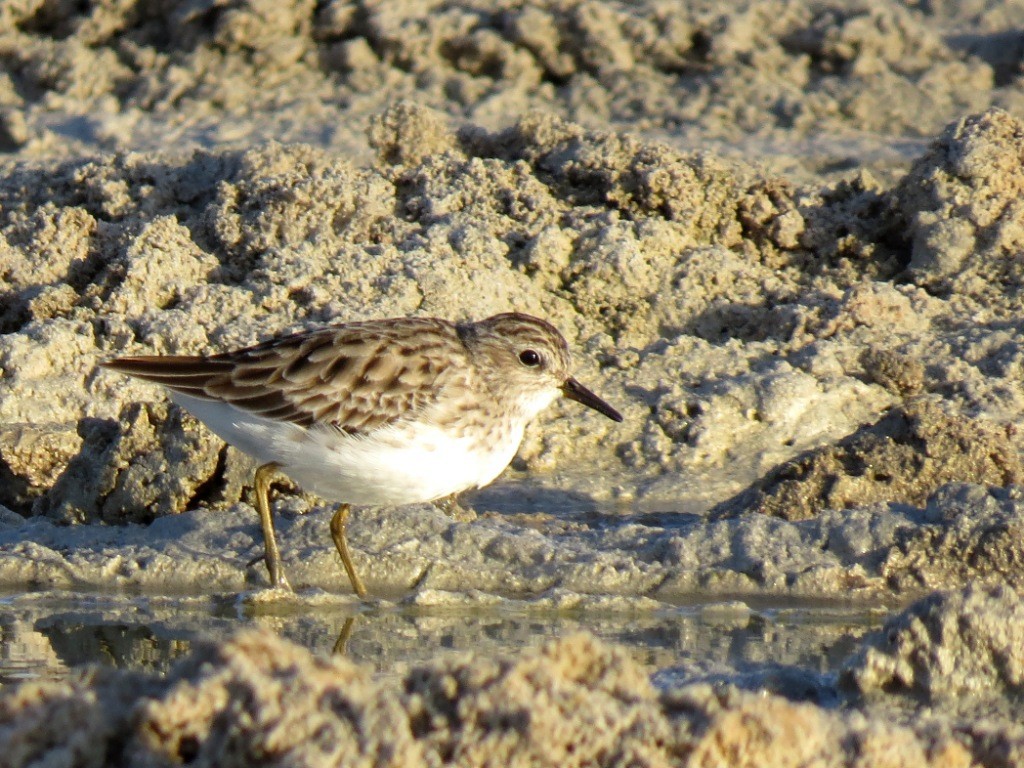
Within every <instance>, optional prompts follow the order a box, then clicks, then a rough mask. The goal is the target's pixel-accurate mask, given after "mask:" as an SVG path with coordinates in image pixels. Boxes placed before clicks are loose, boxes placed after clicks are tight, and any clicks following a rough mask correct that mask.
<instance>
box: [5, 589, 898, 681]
mask: <svg viewBox="0 0 1024 768" xmlns="http://www.w3.org/2000/svg"><path fill="white" fill-rule="evenodd" d="M303 598H304V596H302V595H300V596H299V599H298V600H295V601H289V602H277V603H273V602H271V603H262V602H259V601H257V602H256V603H253V602H250V601H248V600H244V599H239V596H238V595H214V596H152V595H124V594H97V593H93V594H83V593H71V592H59V591H46V592H37V593H19V594H10V595H7V596H5V597H3V598H2V599H0V603H2V605H3V610H2V612H0V682H2V683H3V684H10V683H14V682H18V681H24V680H29V679H40V678H43V679H46V678H49V679H53V678H60V677H62V676H65V675H67V674H69V672H70V670H71V669H72V668H74V667H77V666H80V665H83V664H91V663H96V664H101V665H106V666H112V667H117V668H121V669H130V670H140V671H150V672H159V673H164V672H166V671H167V670H169V669H170V668H171V667H172V665H173V664H174V662H175V661H176V660H178V659H179V658H181V657H183V656H185V655H187V654H188V653H189V652H190V651H191V650H192V649H193V648H194V647H195V645H196V644H198V643H202V642H209V641H217V640H221V639H224V638H226V637H228V636H229V635H230V634H231V633H232V632H234V631H235V630H237V629H239V628H241V627H243V626H252V625H258V626H263V627H267V628H270V629H273V630H274V631H276V632H278V633H279V634H281V635H282V636H284V637H286V638H288V639H289V640H292V641H293V642H296V643H298V644H300V645H303V646H305V647H306V648H308V649H310V650H311V651H313V652H315V653H319V654H325V655H326V654H330V653H345V654H347V656H348V657H349V658H351V659H352V660H354V661H357V662H359V663H362V664H367V665H370V666H371V667H373V668H374V669H375V670H376V671H377V672H378V673H379V674H381V675H384V676H398V675H401V674H402V673H404V672H405V671H406V670H407V669H408V668H409V667H411V666H414V665H416V664H419V663H421V662H425V661H428V660H431V659H436V658H438V657H439V656H443V655H449V654H460V653H464V652H474V653H487V654H489V655H509V654H512V653H515V652H516V651H517V650H518V649H521V648H523V647H527V646H534V645H537V644H539V643H542V642H544V641H546V640H549V639H552V638H556V637H564V636H566V635H569V634H572V633H576V632H590V633H592V634H594V635H596V636H598V637H600V638H602V639H604V640H608V641H612V642H615V643H619V644H621V645H624V646H626V647H628V648H630V649H632V652H633V654H634V656H635V658H636V659H637V661H639V662H640V663H643V664H645V665H647V666H648V667H649V668H650V669H651V671H652V673H654V674H655V681H656V682H661V683H663V684H670V683H671V684H674V683H678V682H685V681H688V680H694V679H701V680H709V681H734V682H739V683H740V684H743V680H745V679H752V676H753V678H758V679H761V680H762V681H763V680H766V679H777V678H778V677H779V674H780V672H779V671H780V670H790V672H791V673H794V674H797V675H798V676H805V677H806V676H810V678H813V677H814V676H818V675H827V674H828V673H830V672H833V671H835V670H836V669H838V667H839V665H840V664H841V663H842V661H843V660H844V659H845V658H846V657H847V655H848V654H849V653H851V652H852V651H853V650H854V649H855V647H856V646H857V644H858V642H859V639H860V638H861V637H862V636H863V635H864V634H865V633H867V632H869V631H871V630H873V629H876V628H877V627H878V626H880V625H881V622H882V621H883V620H884V618H885V616H886V615H887V612H885V611H878V610H875V609H874V607H872V606H868V605H864V604H859V605H857V604H854V605H839V604H835V603H831V604H830V603H826V602H820V603H813V604H812V603H806V602H804V603H798V602H794V601H791V600H789V601H785V602H780V603H775V604H773V603H771V601H767V600H764V599H760V600H758V601H757V602H756V603H755V602H743V601H739V600H735V601H723V602H701V603H698V602H691V603H689V604H679V605H668V604H661V607H657V608H655V609H653V610H645V611H629V610H621V611H620V610H591V609H569V610H555V609H551V608H548V607H545V608H536V607H531V606H530V604H529V602H526V601H517V602H515V603H514V604H513V605H511V606H510V605H509V604H502V605H497V606H483V607H464V606H457V607H447V606H430V607H423V606H415V605H410V604H407V603H392V602H387V601H381V602H378V603H376V604H372V605H369V606H362V605H360V604H358V603H353V602H351V601H350V600H349V599H348V598H343V599H342V598H335V597H333V596H329V597H327V598H324V596H323V595H322V594H321V595H314V596H313V597H312V599H310V600H305V599H303ZM782 676H783V677H787V674H783V675H782ZM790 676H791V675H790Z"/></svg>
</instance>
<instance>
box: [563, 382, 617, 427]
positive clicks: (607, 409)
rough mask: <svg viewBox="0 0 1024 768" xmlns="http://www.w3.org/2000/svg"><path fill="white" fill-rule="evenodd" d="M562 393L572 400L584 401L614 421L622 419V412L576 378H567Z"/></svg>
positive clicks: (584, 403) (589, 406)
mask: <svg viewBox="0 0 1024 768" xmlns="http://www.w3.org/2000/svg"><path fill="white" fill-rule="evenodd" d="M562 394H563V395H565V396H566V397H568V398H569V399H570V400H575V401H576V402H577V403H583V405H585V406H587V407H588V408H593V409H594V410H595V411H597V412H598V413H603V414H604V415H605V416H607V417H608V418H609V419H611V420H612V421H622V414H621V413H619V412H618V411H616V410H615V409H614V408H612V407H611V406H610V405H608V403H606V402H605V401H604V400H602V399H601V398H600V397H598V396H597V395H595V394H594V393H593V392H591V391H590V390H589V389H587V388H586V387H584V386H583V385H582V384H580V383H579V382H578V381H576V379H568V380H566V382H565V384H563V385H562Z"/></svg>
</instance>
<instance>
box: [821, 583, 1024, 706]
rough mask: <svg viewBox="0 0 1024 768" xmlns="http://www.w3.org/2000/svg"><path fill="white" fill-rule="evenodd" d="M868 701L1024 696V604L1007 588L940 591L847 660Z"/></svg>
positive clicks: (855, 685) (849, 675) (847, 678)
mask: <svg viewBox="0 0 1024 768" xmlns="http://www.w3.org/2000/svg"><path fill="white" fill-rule="evenodd" d="M840 685H841V686H843V687H844V688H846V689H848V690H851V691H854V692H856V693H857V694H858V695H860V696H866V697H872V696H875V697H877V696H879V695H882V694H889V695H893V694H899V695H903V696H910V697H915V698H918V699H921V700H923V701H927V702H930V703H933V704H934V703H939V702H947V703H951V702H956V701H958V700H961V704H965V703H967V702H965V701H963V700H965V699H966V700H968V701H969V699H970V698H971V697H997V696H1001V695H1009V696H1014V697H1017V696H1021V695H1022V694H1024V598H1022V597H1021V595H1020V593H1019V592H1017V591H1016V590H1014V589H1013V588H1011V587H1008V586H1006V585H997V586H991V587H980V586H970V587H966V588H965V589H963V590H961V591H957V592H937V593H935V594H932V595H929V596H928V597H926V598H924V599H922V600H920V601H918V602H916V603H914V604H913V605H912V606H910V607H909V608H907V609H906V610H905V611H903V612H902V613H900V614H899V615H897V616H895V617H893V618H891V619H890V620H889V621H888V622H886V625H885V626H884V627H883V628H882V629H881V630H880V631H879V632H878V633H876V634H874V635H872V636H870V637H868V638H867V639H866V641H865V644H864V647H863V648H862V649H861V650H860V651H859V652H858V653H857V654H855V655H854V656H853V657H852V658H851V659H850V660H849V661H847V662H846V664H845V665H844V668H843V670H842V673H841V675H840Z"/></svg>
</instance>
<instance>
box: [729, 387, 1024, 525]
mask: <svg viewBox="0 0 1024 768" xmlns="http://www.w3.org/2000/svg"><path fill="white" fill-rule="evenodd" d="M1022 479H1024V464H1022V462H1021V457H1020V456H1019V454H1018V452H1017V450H1016V449H1015V448H1014V446H1013V445H1012V443H1011V442H1010V441H1009V440H1008V434H1007V430H1006V428H1005V427H1000V426H998V425H996V424H992V423H989V422H986V421H984V420H980V419H975V418H970V417H967V416H962V415H951V414H949V413H948V411H947V409H945V408H944V407H943V406H942V405H940V404H939V403H937V402H935V401H934V400H928V399H913V400H910V401H908V402H907V403H905V404H903V405H900V406H897V407H896V408H894V409H893V410H892V411H890V412H889V413H888V414H887V415H886V416H885V417H884V418H882V419H881V420H880V421H879V422H877V423H876V424H873V425H871V426H868V427H864V428H862V429H860V430H858V431H857V432H855V433H854V434H852V435H850V436H849V437H847V438H844V439H843V440H841V441H839V443H837V444H836V445H831V446H824V447H821V448H817V449H814V450H811V451H808V452H806V453H804V454H802V455H801V456H798V457H796V458H795V459H793V460H791V461H788V462H786V463H785V464H783V465H782V466H780V467H778V468H776V469H775V470H773V471H772V472H770V473H769V474H768V475H767V476H766V477H765V478H764V479H762V480H761V481H759V482H758V483H757V484H756V485H755V486H753V487H752V488H750V489H748V490H746V491H743V492H742V493H740V494H739V495H737V496H735V497H733V498H732V499H730V500H728V501H726V502H723V503H722V504H720V505H719V506H718V507H716V509H715V510H714V512H713V514H715V515H717V516H723V515H724V516H728V515H730V514H735V513H736V512H739V511H753V512H758V513H760V514H767V515H773V516H775V517H781V518H784V519H786V520H804V519H807V518H810V517H813V516H815V515H817V514H819V513H820V512H822V511H823V510H826V509H846V508H850V507H855V506H860V505H865V504H871V503H873V502H878V501H884V502H900V503H904V504H911V505H914V506H919V507H920V506H924V504H925V502H926V501H927V499H928V497H929V496H930V495H931V494H932V493H933V492H934V491H935V490H936V489H938V488H939V487H940V486H942V485H945V484H947V483H955V482H980V483H990V484H992V485H996V486H1005V485H1009V484H1011V483H1019V482H1021V480H1022Z"/></svg>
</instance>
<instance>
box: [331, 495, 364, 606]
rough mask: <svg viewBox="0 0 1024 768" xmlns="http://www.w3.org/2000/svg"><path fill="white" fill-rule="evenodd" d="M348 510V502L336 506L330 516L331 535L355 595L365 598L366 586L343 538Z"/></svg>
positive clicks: (346, 541)
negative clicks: (336, 508)
mask: <svg viewBox="0 0 1024 768" xmlns="http://www.w3.org/2000/svg"><path fill="white" fill-rule="evenodd" d="M350 511H351V510H350V507H349V505H348V504H342V505H341V506H340V507H338V511H337V512H335V513H334V517H332V518H331V537H332V538H333V539H334V546H336V547H337V548H338V554H339V555H341V564H342V565H344V566H345V570H346V571H348V578H349V581H351V582H352V589H353V590H354V591H355V593H356V594H357V595H359V596H360V597H363V598H365V597H366V587H364V586H363V580H362V579H360V578H359V574H358V573H356V567H355V565H354V564H353V563H352V555H351V554H350V553H349V551H348V540H347V539H346V538H345V523H347V522H348V513H349V512H350Z"/></svg>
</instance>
